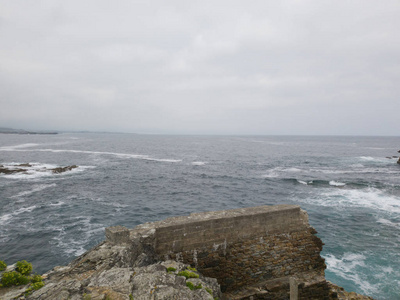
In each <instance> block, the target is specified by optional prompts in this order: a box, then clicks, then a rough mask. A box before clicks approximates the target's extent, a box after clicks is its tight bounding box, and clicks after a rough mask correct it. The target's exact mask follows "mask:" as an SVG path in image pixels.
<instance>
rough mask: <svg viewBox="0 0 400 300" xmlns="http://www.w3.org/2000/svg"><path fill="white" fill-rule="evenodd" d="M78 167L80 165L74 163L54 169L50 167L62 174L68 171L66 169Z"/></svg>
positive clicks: (56, 172)
mask: <svg viewBox="0 0 400 300" xmlns="http://www.w3.org/2000/svg"><path fill="white" fill-rule="evenodd" d="M77 167H78V166H76V165H72V166H67V167H58V168H54V169H50V170H51V171H52V172H53V173H55V174H60V173H64V172H66V171H71V170H72V169H75V168H77Z"/></svg>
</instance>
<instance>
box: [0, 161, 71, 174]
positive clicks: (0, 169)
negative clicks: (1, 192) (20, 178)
mask: <svg viewBox="0 0 400 300" xmlns="http://www.w3.org/2000/svg"><path fill="white" fill-rule="evenodd" d="M32 167H34V166H33V165H32V164H30V163H23V164H18V165H11V166H4V165H0V174H5V175H12V174H16V173H21V174H29V171H30V170H32V169H27V168H32ZM76 168H78V166H77V165H72V166H66V167H57V168H50V169H48V168H41V169H36V170H35V171H39V172H46V171H51V172H52V173H54V174H61V173H64V172H67V171H71V170H72V169H76Z"/></svg>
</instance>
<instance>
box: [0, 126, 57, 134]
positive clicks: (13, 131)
mask: <svg viewBox="0 0 400 300" xmlns="http://www.w3.org/2000/svg"><path fill="white" fill-rule="evenodd" d="M0 133H4V134H58V132H56V131H28V130H24V129H14V128H6V127H0Z"/></svg>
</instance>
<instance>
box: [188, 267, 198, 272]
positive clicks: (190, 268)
mask: <svg viewBox="0 0 400 300" xmlns="http://www.w3.org/2000/svg"><path fill="white" fill-rule="evenodd" d="M186 269H188V270H190V271H194V272H197V270H196V268H192V267H190V266H189V267H187V268H186Z"/></svg>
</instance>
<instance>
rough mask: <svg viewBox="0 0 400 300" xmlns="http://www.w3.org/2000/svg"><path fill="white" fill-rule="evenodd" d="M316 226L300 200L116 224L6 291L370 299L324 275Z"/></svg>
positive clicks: (117, 297)
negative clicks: (33, 279)
mask: <svg viewBox="0 0 400 300" xmlns="http://www.w3.org/2000/svg"><path fill="white" fill-rule="evenodd" d="M315 233H316V231H315V230H314V229H313V228H312V227H311V226H310V225H309V222H308V216H307V213H306V212H305V211H303V210H301V208H300V207H299V206H296V205H277V206H260V207H252V208H241V209H234V210H226V211H218V212H206V213H196V214H191V215H189V216H181V217H174V218H168V219H166V220H163V221H159V222H153V223H145V224H141V225H138V226H137V227H135V228H134V229H127V228H124V227H122V226H114V227H111V228H107V229H106V241H104V242H102V243H101V244H99V245H97V246H96V247H94V248H93V249H91V250H89V251H88V252H86V253H84V254H83V255H81V256H80V257H78V258H76V259H75V260H74V261H72V262H71V263H70V264H68V265H67V266H64V267H55V268H54V269H53V270H51V271H50V272H48V273H47V274H44V275H43V278H44V282H45V286H44V287H42V288H41V289H39V290H37V291H35V292H33V293H32V294H31V295H24V294H23V292H24V289H22V290H21V289H20V288H18V287H15V288H14V289H11V290H9V291H8V292H9V294H6V296H4V294H0V298H1V299H2V300H10V299H13V298H15V297H16V298H17V299H35V300H39V299H40V300H42V299H49V300H50V299H51V300H53V299H60V300H61V299H91V300H96V299H98V300H100V299H101V300H105V299H114V300H131V299H132V298H133V299H143V300H145V299H215V298H222V299H232V300H233V299H238V300H239V299H274V300H286V299H289V295H292V293H293V295H297V296H298V299H307V300H319V299H329V300H330V299H332V300H333V299H341V300H350V299H363V300H364V299H368V300H371V299H372V298H370V297H367V296H362V295H358V294H356V293H348V292H346V291H344V290H343V289H341V288H340V287H337V286H334V285H332V284H331V283H329V282H328V281H327V280H326V279H325V274H324V270H325V268H326V265H325V263H324V260H323V258H322V257H321V256H320V251H321V250H322V245H323V243H322V241H321V240H320V239H319V238H318V237H317V236H315ZM214 277H215V278H214ZM221 287H224V290H223V292H224V293H223V294H222V292H221ZM19 289H20V290H19ZM0 293H1V289H0ZM10 293H11V294H10ZM8 295H12V297H9V296H8ZM297 296H296V297H297Z"/></svg>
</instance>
